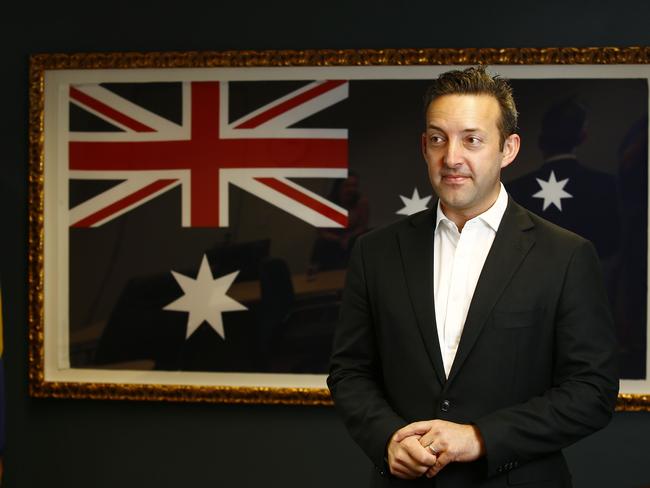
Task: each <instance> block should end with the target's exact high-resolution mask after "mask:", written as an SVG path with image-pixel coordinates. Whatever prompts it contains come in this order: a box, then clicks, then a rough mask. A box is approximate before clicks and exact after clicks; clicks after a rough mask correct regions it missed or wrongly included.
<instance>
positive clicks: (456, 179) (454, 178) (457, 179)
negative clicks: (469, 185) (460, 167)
mask: <svg viewBox="0 0 650 488" xmlns="http://www.w3.org/2000/svg"><path fill="white" fill-rule="evenodd" d="M468 178H469V176H467V175H458V174H451V175H442V179H443V181H445V182H446V183H462V182H464V181H465V180H467V179H468Z"/></svg>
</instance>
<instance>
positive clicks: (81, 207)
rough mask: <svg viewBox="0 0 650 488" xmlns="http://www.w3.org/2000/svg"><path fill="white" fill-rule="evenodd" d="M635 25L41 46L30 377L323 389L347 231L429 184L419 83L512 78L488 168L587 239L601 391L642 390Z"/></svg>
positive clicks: (648, 69) (35, 76)
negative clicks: (489, 43) (323, 44)
mask: <svg viewBox="0 0 650 488" xmlns="http://www.w3.org/2000/svg"><path fill="white" fill-rule="evenodd" d="M649 60H650V49H649V48H641V47H637V48H634V47H631V48H548V49H532V48H530V49H529V48H526V49H515V48H512V49H423V50H410V49H404V50H391V49H387V50H349V51H325V50H319V51H259V52H253V51H240V52H155V53H81V54H35V55H33V56H32V57H31V60H30V87H29V90H30V93H29V95H30V129H29V130H30V162H29V164H30V182H29V185H30V186H29V217H30V235H29V246H30V248H29V285H30V291H29V307H30V308H29V310H30V312H29V327H30V334H29V337H30V354H29V363H30V392H31V394H32V395H33V396H36V397H64V398H96V399H138V400H168V401H197V402H198V401H202V402H231V403H285V404H314V405H318V404H321V405H322V404H330V403H331V400H330V397H329V392H328V390H327V388H326V383H325V380H326V375H327V368H328V360H329V354H330V347H331V340H332V334H333V330H334V326H335V324H336V320H337V316H338V308H339V303H340V299H341V290H342V288H343V284H344V279H345V270H346V263H347V256H348V252H349V250H350V247H351V246H352V244H353V243H354V241H355V239H356V238H357V237H358V236H359V235H361V234H363V233H365V232H367V231H369V230H371V229H373V228H376V227H379V226H381V225H384V224H387V223H390V222H392V221H394V220H396V219H399V218H403V216H404V215H408V214H410V213H413V212H416V211H419V210H422V209H424V208H426V207H428V206H430V205H431V202H432V201H433V195H432V191H431V187H430V185H429V182H428V177H427V173H426V166H425V164H424V161H423V159H422V156H421V153H420V134H421V132H422V127H423V118H422V117H423V115H422V113H423V108H422V106H421V105H422V96H423V94H424V91H425V89H426V87H427V85H428V83H429V80H431V79H433V78H435V77H436V76H437V75H438V74H440V73H441V72H443V71H447V70H449V69H454V68H462V67H465V66H469V65H475V64H488V65H489V68H488V69H489V71H491V72H493V73H498V74H499V75H501V76H503V77H506V78H508V79H510V80H511V82H512V85H513V88H514V92H515V100H516V101H517V105H518V109H519V112H520V127H519V132H520V134H521V137H522V144H523V145H522V150H521V152H520V154H519V156H518V158H517V161H516V162H515V163H514V164H513V165H511V166H510V167H508V168H507V169H506V171H505V172H504V173H503V175H502V179H503V182H504V184H505V186H506V188H507V190H508V191H509V193H510V194H511V195H512V196H513V197H514V198H515V199H516V200H517V201H519V202H520V203H522V204H523V205H524V206H527V207H528V208H529V209H530V210H532V211H534V212H536V213H539V214H540V215H542V216H544V217H546V218H548V219H549V220H551V221H554V222H556V223H559V224H560V225H563V226H565V227H568V228H569V229H572V230H574V231H575V232H577V233H579V234H582V235H584V236H585V237H588V238H589V239H591V240H592V241H593V242H594V244H595V245H596V248H597V250H598V253H599V256H600V259H601V262H602V264H603V271H604V276H605V279H606V284H607V289H608V293H609V298H610V301H611V303H612V309H613V313H614V319H615V323H616V327H617V332H618V336H619V342H620V364H621V393H620V396H619V405H618V408H619V409H622V410H647V409H650V378H649V376H648V375H649V374H650V360H649V358H650V340H649V337H648V333H647V303H648V296H647V283H648V278H647V274H648V267H647V256H648V252H647V248H648V239H647V223H648V172H647V168H648V107H649V100H648V80H649V79H650V64H648V63H649Z"/></svg>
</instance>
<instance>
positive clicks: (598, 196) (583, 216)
mask: <svg viewBox="0 0 650 488" xmlns="http://www.w3.org/2000/svg"><path fill="white" fill-rule="evenodd" d="M586 139H587V111H586V110H585V108H584V107H583V106H582V105H581V104H580V103H578V102H577V101H576V100H575V98H574V97H570V98H566V99H562V100H560V101H558V102H556V103H554V104H553V105H551V106H550V107H549V108H548V109H547V110H546V111H545V112H544V116H543V117H542V124H541V132H540V136H539V140H538V141H537V143H538V146H539V149H540V151H541V153H542V156H543V158H544V164H543V165H542V166H541V167H540V168H539V169H537V170H536V171H533V172H531V173H527V174H525V175H523V176H521V177H519V178H517V179H516V180H513V181H511V182H509V183H506V185H505V186H506V189H507V190H508V194H509V195H510V196H511V197H512V198H514V199H515V201H516V202H517V203H519V204H520V205H522V206H524V207H526V208H527V209H528V210H531V211H533V212H535V213H536V214H538V215H541V216H543V217H544V218H545V219H546V220H550V221H551V222H553V223H554V224H557V225H559V226H561V227H564V228H565V229H569V230H571V231H573V232H575V233H576V234H579V235H581V236H582V237H585V238H587V239H589V240H590V241H591V242H592V243H593V244H594V246H595V247H596V251H597V252H598V256H599V257H600V258H601V261H603V262H604V264H605V262H606V261H607V260H608V259H609V258H611V257H612V256H613V255H614V254H615V253H616V252H617V251H618V245H619V240H620V239H619V238H620V224H619V218H620V217H619V205H618V195H617V181H616V180H617V178H616V176H615V175H609V174H607V173H604V172H601V171H597V170H595V169H592V168H589V167H588V166H586V165H584V164H582V163H581V162H580V161H578V157H577V155H576V151H577V149H578V148H579V147H580V146H581V145H582V144H583V143H584V141H585V140H586ZM555 181H557V182H558V183H557V184H553V182H555ZM545 188H547V189H546V190H545ZM553 188H561V192H560V194H559V195H558V196H559V198H557V197H556V198H550V197H555V192H553V191H552V189H553ZM603 222H607V225H603Z"/></svg>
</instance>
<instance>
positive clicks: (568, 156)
mask: <svg viewBox="0 0 650 488" xmlns="http://www.w3.org/2000/svg"><path fill="white" fill-rule="evenodd" d="M562 159H575V160H576V161H577V160H578V156H576V155H575V154H573V153H563V154H556V155H555V156H551V157H550V158H546V159H545V160H544V162H545V163H552V162H553V161H560V160H562Z"/></svg>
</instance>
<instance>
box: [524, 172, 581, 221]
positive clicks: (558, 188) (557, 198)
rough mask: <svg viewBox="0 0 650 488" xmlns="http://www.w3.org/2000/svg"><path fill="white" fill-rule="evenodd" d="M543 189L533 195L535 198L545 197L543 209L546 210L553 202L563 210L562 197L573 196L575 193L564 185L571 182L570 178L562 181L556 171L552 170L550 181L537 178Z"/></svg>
mask: <svg viewBox="0 0 650 488" xmlns="http://www.w3.org/2000/svg"><path fill="white" fill-rule="evenodd" d="M535 179H536V180H537V183H539V186H540V188H541V190H539V191H538V192H537V193H535V194H534V195H533V197H535V198H543V199H544V205H543V207H542V210H546V209H547V208H548V206H549V205H551V204H553V205H555V206H556V207H557V209H558V210H560V211H562V199H563V198H573V195H571V194H570V193H567V192H566V191H564V186H565V185H566V184H567V183H568V182H569V178H566V179H564V180H561V181H557V180H556V179H555V172H553V171H551V175H550V176H549V177H548V181H544V180H540V179H539V178H535Z"/></svg>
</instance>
